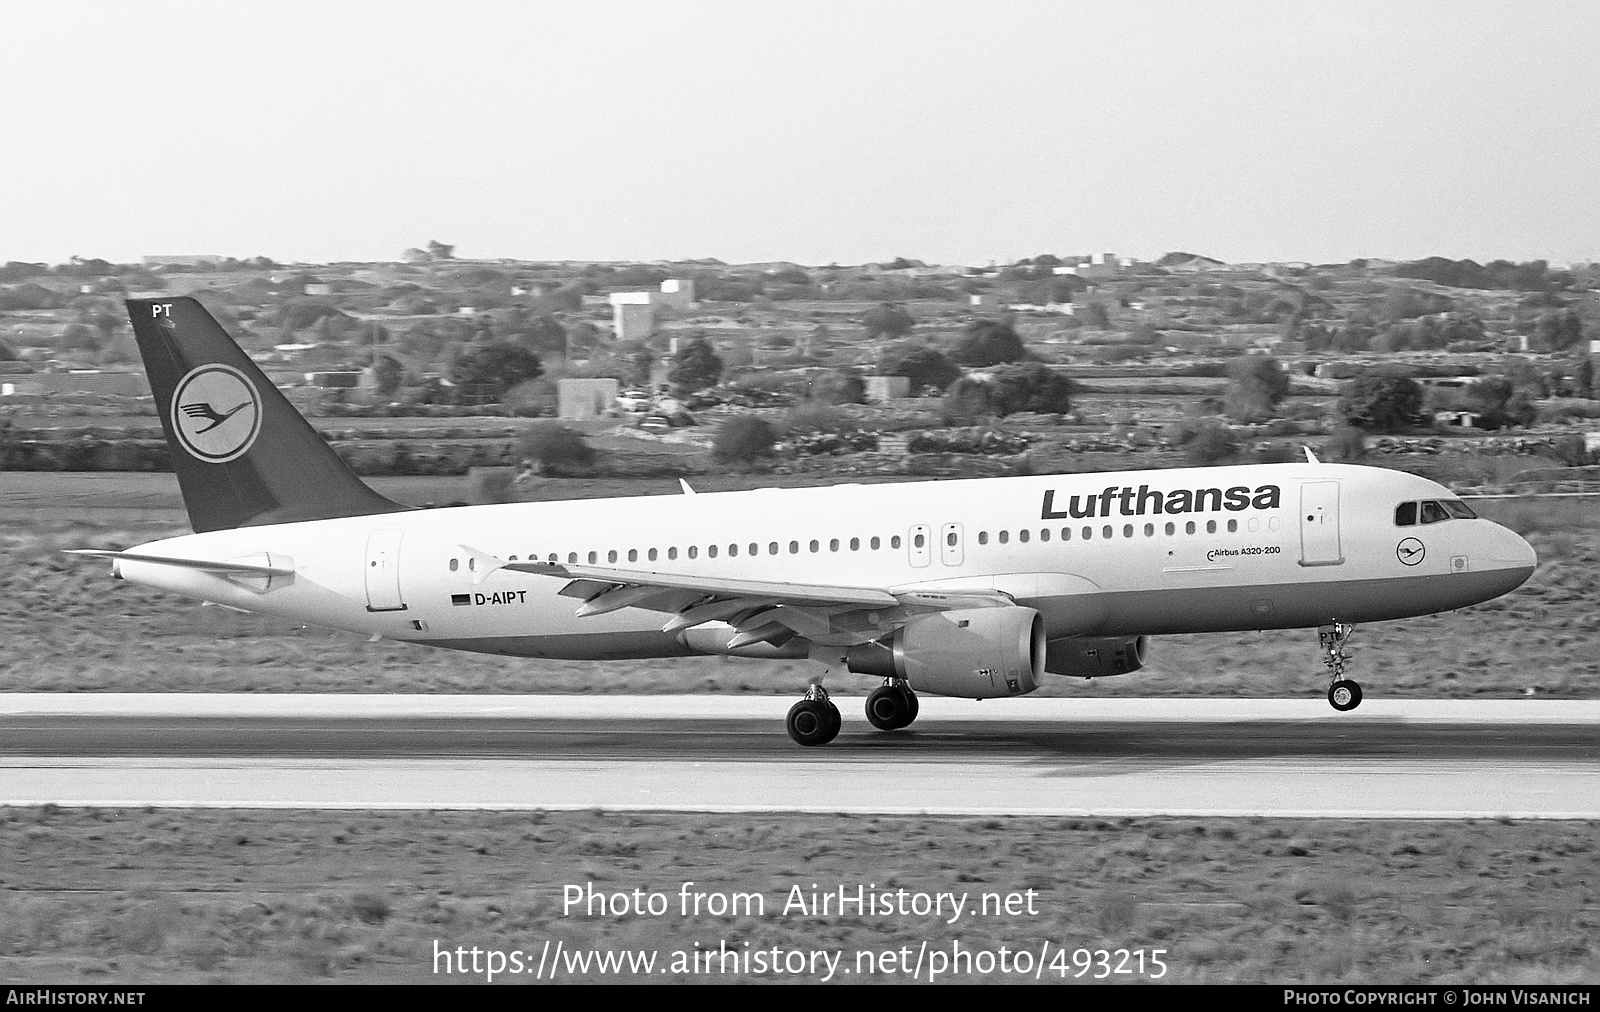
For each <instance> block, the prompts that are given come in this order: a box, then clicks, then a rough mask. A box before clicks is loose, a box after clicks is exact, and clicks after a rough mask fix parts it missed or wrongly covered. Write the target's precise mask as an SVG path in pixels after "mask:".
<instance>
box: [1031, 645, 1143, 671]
mask: <svg viewBox="0 0 1600 1012" xmlns="http://www.w3.org/2000/svg"><path fill="white" fill-rule="evenodd" d="M1149 651H1150V637H1148V636H1112V637H1107V638H1100V637H1093V636H1067V637H1064V638H1062V639H1058V640H1051V641H1050V645H1049V650H1048V652H1047V653H1046V656H1045V662H1044V669H1045V670H1046V671H1048V672H1050V673H1051V674H1052V675H1071V676H1072V677H1074V678H1105V677H1107V676H1108V675H1126V674H1128V673H1129V672H1131V671H1138V670H1139V669H1140V668H1142V667H1144V658H1145V654H1147V653H1149Z"/></svg>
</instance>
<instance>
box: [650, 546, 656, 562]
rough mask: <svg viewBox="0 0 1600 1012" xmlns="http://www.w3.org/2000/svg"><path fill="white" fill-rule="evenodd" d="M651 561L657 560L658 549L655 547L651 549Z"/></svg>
mask: <svg viewBox="0 0 1600 1012" xmlns="http://www.w3.org/2000/svg"><path fill="white" fill-rule="evenodd" d="M650 561H651V562H654V561H656V550H655V549H654V548H652V549H650Z"/></svg>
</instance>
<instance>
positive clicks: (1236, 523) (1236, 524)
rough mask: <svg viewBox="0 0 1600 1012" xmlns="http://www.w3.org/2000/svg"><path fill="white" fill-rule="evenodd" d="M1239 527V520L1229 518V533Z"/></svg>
mask: <svg viewBox="0 0 1600 1012" xmlns="http://www.w3.org/2000/svg"><path fill="white" fill-rule="evenodd" d="M1238 529H1239V521H1237V520H1229V521H1228V533H1229V534H1232V533H1233V532H1234V531H1236V530H1238Z"/></svg>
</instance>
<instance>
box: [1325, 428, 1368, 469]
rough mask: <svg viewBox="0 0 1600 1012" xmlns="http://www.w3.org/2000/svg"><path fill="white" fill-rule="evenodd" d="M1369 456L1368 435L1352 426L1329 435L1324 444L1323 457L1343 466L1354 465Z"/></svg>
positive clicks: (1338, 429)
mask: <svg viewBox="0 0 1600 1012" xmlns="http://www.w3.org/2000/svg"><path fill="white" fill-rule="evenodd" d="M1366 455H1367V436H1366V433H1364V432H1362V431H1361V430H1360V429H1358V428H1356V427H1355V426H1352V425H1345V426H1341V427H1340V428H1337V429H1334V430H1333V431H1332V432H1331V433H1329V434H1328V441H1327V442H1326V443H1323V444H1322V457H1323V459H1324V460H1331V461H1335V462H1337V463H1341V464H1354V463H1356V462H1358V461H1360V460H1361V459H1362V458H1364V457H1365V456H1366Z"/></svg>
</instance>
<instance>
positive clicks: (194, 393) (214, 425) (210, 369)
mask: <svg viewBox="0 0 1600 1012" xmlns="http://www.w3.org/2000/svg"><path fill="white" fill-rule="evenodd" d="M172 431H173V432H175V433H177V436H178V442H180V443H182V444H183V448H184V449H185V450H187V451H189V454H190V455H191V456H193V457H194V458H195V459H197V460H203V461H205V462H206V463H208V464H222V463H226V462H227V461H230V460H233V459H234V458H236V457H238V456H240V455H241V454H243V453H244V452H245V451H246V450H248V449H250V444H252V443H254V442H255V441H256V436H257V435H258V434H259V433H260V432H261V395H260V394H259V393H257V392H256V388H255V384H253V383H251V382H250V380H249V379H247V378H246V377H245V375H244V373H242V372H240V371H239V370H237V369H235V368H233V367H232V366H226V365H202V366H198V367H196V368H194V369H191V370H190V371H189V374H188V375H186V376H184V378H183V379H181V380H179V381H178V387H177V389H176V390H175V391H174V392H173V394H172Z"/></svg>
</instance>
